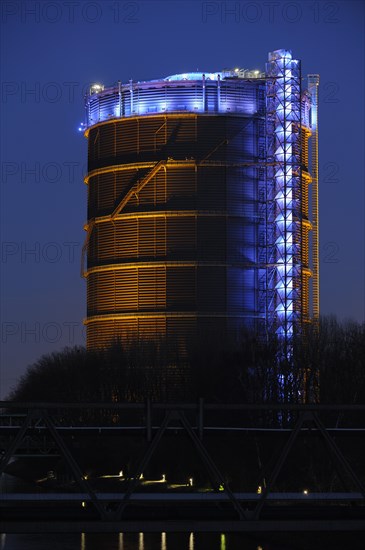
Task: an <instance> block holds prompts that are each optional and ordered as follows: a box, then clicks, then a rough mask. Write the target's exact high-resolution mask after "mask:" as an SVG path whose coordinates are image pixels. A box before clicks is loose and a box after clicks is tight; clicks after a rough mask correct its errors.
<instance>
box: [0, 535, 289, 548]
mask: <svg viewBox="0 0 365 550" xmlns="http://www.w3.org/2000/svg"><path fill="white" fill-rule="evenodd" d="M237 542H238V541H237V540H236V541H234V540H233V538H232V537H230V535H226V534H224V533H222V534H218V533H216V534H214V533H210V534H209V533H165V532H162V533H116V534H109V533H107V534H101V533H98V534H88V533H81V534H80V535H78V534H60V535H55V534H44V535H42V534H37V535H25V534H22V535H15V534H14V535H13V534H8V535H5V534H2V535H0V550H49V549H50V548H52V550H100V549H102V550H206V549H207V548H209V550H267V547H262V546H261V547H260V546H257V543H254V542H253V541H252V540H249V541H247V540H246V539H245V540H243V539H241V542H239V543H238V544H237ZM272 548H273V547H270V550H271V549H272ZM279 550H280V549H279Z"/></svg>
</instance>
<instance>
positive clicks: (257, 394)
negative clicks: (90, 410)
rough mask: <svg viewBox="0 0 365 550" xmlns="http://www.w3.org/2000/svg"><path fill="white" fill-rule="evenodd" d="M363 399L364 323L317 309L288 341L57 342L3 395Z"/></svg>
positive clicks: (34, 398)
mask: <svg viewBox="0 0 365 550" xmlns="http://www.w3.org/2000/svg"><path fill="white" fill-rule="evenodd" d="M199 397H202V398H204V399H205V400H207V401H210V402H212V403H275V402H283V403H296V402H299V403H300V402H320V403H354V404H355V403H365V325H364V324H359V323H357V322H353V321H347V322H339V321H337V320H336V318H335V317H323V318H321V320H320V323H319V326H318V327H315V326H309V327H308V328H307V332H306V335H305V337H301V338H300V339H299V338H297V339H296V340H294V342H293V354H292V355H290V356H289V354H288V352H287V351H285V350H283V346H282V343H281V342H280V341H279V340H278V339H277V338H276V337H275V336H272V337H268V338H266V339H265V341H263V340H259V339H258V338H257V337H255V335H253V334H252V333H250V332H245V333H243V334H242V336H241V338H240V341H239V342H238V343H236V344H235V345H228V344H227V343H226V342H224V341H217V339H215V340H212V339H207V340H206V341H200V342H199V345H197V344H195V345H193V344H191V346H190V347H189V348H188V349H186V348H184V349H183V350H181V349H179V346H178V345H170V343H169V342H167V341H166V340H163V339H161V340H158V341H147V340H141V339H140V340H139V341H137V340H129V341H125V342H121V341H115V342H113V343H112V344H111V345H110V347H109V348H107V349H103V350H98V351H87V350H86V349H85V348H83V347H73V348H65V349H64V350H62V351H60V352H54V353H52V354H50V355H44V356H42V357H41V358H40V359H39V360H38V361H37V362H35V363H34V364H33V365H31V366H29V367H28V369H27V371H26V373H25V374H24V375H23V376H22V377H21V378H20V379H19V381H18V383H17V385H16V387H15V388H14V389H13V390H12V391H11V393H10V395H9V396H8V399H9V400H12V401H18V402H40V401H42V402H53V401H54V402H76V403H79V402H109V403H110V402H141V401H145V400H146V398H150V399H151V400H153V401H154V402H171V401H180V402H183V401H184V402H191V401H194V402H195V401H196V400H197V399H198V398H199Z"/></svg>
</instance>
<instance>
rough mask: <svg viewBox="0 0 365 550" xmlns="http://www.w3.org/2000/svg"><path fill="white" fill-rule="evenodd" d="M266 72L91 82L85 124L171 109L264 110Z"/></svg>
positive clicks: (252, 112)
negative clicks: (111, 83)
mask: <svg viewBox="0 0 365 550" xmlns="http://www.w3.org/2000/svg"><path fill="white" fill-rule="evenodd" d="M264 78H265V74H264V73H262V72H260V71H259V70H254V71H248V70H246V69H240V68H237V69H227V70H222V71H220V72H215V73H212V72H205V73H203V72H190V73H181V74H175V75H171V76H167V77H166V78H163V79H160V80H150V81H146V82H133V81H130V82H129V83H128V84H122V83H118V85H117V86H113V87H110V88H104V86H103V85H102V84H93V85H92V86H91V88H90V92H89V94H88V95H87V97H86V102H85V107H86V117H85V118H86V120H85V124H84V125H83V126H84V127H90V126H93V125H94V124H98V123H99V122H103V121H107V120H111V119H115V118H124V117H130V116H141V115H152V114H156V113H160V114H165V113H173V112H191V113H208V114H209V113H217V114H219V113H222V114H230V113H232V114H234V113H239V114H242V115H247V116H252V115H255V114H258V115H260V114H262V115H263V114H264V108H265V105H264V95H263V94H261V95H260V94H259V93H258V90H259V89H260V88H261V89H264V88H265V80H264Z"/></svg>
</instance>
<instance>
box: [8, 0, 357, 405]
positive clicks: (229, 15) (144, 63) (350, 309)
mask: <svg viewBox="0 0 365 550" xmlns="http://www.w3.org/2000/svg"><path fill="white" fill-rule="evenodd" d="M1 17H2V38H1V40H2V45H1V62H2V74H1V77H2V95H1V109H2V130H1V160H2V164H1V169H2V174H1V242H2V257H1V261H2V264H1V271H2V280H1V301H2V302H1V331H2V355H1V374H0V382H1V388H0V390H1V391H0V394H1V397H4V396H6V394H7V393H8V391H9V389H10V388H11V387H12V386H14V384H15V383H16V380H17V378H18V376H19V375H21V374H22V373H23V372H24V371H25V369H26V367H27V365H29V364H31V363H32V362H33V361H35V360H36V359H37V358H38V357H39V356H40V355H42V354H43V353H48V352H51V351H56V350H60V349H62V348H63V347H64V346H66V345H74V344H84V343H85V337H84V329H83V324H82V320H83V318H84V316H85V312H86V283H85V281H84V280H83V279H81V277H80V255H81V248H82V243H83V240H84V231H83V228H82V226H83V223H84V222H85V220H86V186H85V185H84V184H83V174H84V172H85V164H86V140H85V138H84V137H83V136H82V134H81V133H79V132H78V126H79V123H80V122H81V121H83V119H84V107H83V93H84V91H85V89H87V87H88V85H89V84H90V83H91V82H95V81H98V82H102V83H104V84H105V85H111V84H113V83H115V82H116V81H117V80H118V79H120V80H121V81H122V82H126V81H128V80H129V79H131V78H132V79H133V80H149V79H153V78H160V77H165V76H168V75H170V74H176V73H182V72H188V71H194V70H196V69H199V70H201V71H218V70H221V69H223V68H232V67H242V68H251V69H255V68H258V69H261V70H264V69H265V62H266V60H267V54H268V52H269V51H272V50H275V49H279V48H285V49H290V50H292V52H293V56H294V57H295V58H298V59H301V60H302V71H303V75H306V74H308V73H319V74H320V78H321V81H320V104H319V139H320V179H319V182H320V243H321V244H320V253H321V259H320V270H321V271H320V284H321V304H320V306H321V313H322V314H330V313H333V314H335V315H337V317H338V318H339V319H348V318H352V319H354V320H357V321H364V309H365V308H364V229H365V228H364V170H363V169H364V4H363V3H362V2H360V1H359V2H357V1H335V2H326V1H299V2H285V1H284V2H280V1H279V0H275V1H270V0H268V1H267V2H261V1H260V2H245V1H241V2H238V1H234V2H233V1H232V2H220V1H217V2H214V1H212V2H201V1H197V0H196V1H194V2H187V1H139V0H137V1H123V0H120V1H114V0H113V1H109V0H104V1H100V0H99V1H95V2H94V1H83V0H79V1H70V2H66V1H58V0H53V1H52V2H51V1H47V0H43V1H30V0H29V1H7V0H3V2H2V3H1Z"/></svg>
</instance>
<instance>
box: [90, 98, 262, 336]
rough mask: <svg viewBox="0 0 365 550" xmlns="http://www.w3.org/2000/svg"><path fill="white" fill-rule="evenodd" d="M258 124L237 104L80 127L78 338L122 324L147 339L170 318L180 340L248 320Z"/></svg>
mask: <svg viewBox="0 0 365 550" xmlns="http://www.w3.org/2000/svg"><path fill="white" fill-rule="evenodd" d="M245 93H246V92H245ZM252 93H253V94H254V95H255V97H256V99H257V90H256V91H255V92H252ZM207 97H208V99H207V101H208V105H210V103H209V102H210V101H213V98H209V94H208V96H207ZM247 97H251V96H250V95H249V94H248V96H247ZM251 99H252V97H251ZM226 101H229V93H228V92H227V99H226ZM242 101H244V98H243V99H242ZM247 101H248V100H247ZM263 131H264V128H263V121H262V119H261V118H257V117H256V116H253V117H248V116H247V113H245V114H244V115H242V116H239V115H237V113H236V114H228V115H227V116H223V115H222V114H220V115H219V116H214V115H212V114H209V113H204V114H192V113H187V114H186V117H184V116H183V115H181V114H180V115H179V116H177V115H174V114H160V115H153V116H144V117H133V118H129V119H128V118H120V119H117V120H112V121H110V122H109V123H107V124H105V123H104V124H102V125H100V126H95V127H92V128H90V130H89V136H88V137H89V161H90V162H89V166H90V170H91V171H90V172H89V174H88V177H87V182H88V185H89V224H90V229H89V241H88V270H89V272H88V274H87V278H88V320H87V326H88V335H89V334H90V338H89V336H88V345H90V346H95V345H96V344H95V343H97V336H96V334H97V331H95V327H98V326H99V328H100V334H101V336H100V342H102V341H103V342H104V341H105V338H106V337H107V335H109V334H110V333H111V332H112V328H111V327H112V326H116V327H122V326H124V325H123V323H124V322H125V323H126V325H125V326H126V327H128V331H132V332H133V330H136V331H137V334H138V333H139V331H140V330H142V326H143V331H144V332H145V333H146V334H147V333H148V334H149V335H150V336H151V335H153V334H154V330H155V329H154V327H155V328H156V337H157V335H161V331H162V332H164V334H171V331H173V329H172V328H171V327H175V329H176V331H177V333H176V335H175V336H176V338H177V340H179V341H181V340H182V339H183V338H185V337H186V338H188V335H189V338H190V337H192V334H193V333H194V334H195V336H196V334H197V332H194V331H198V332H199V331H201V330H203V329H202V327H203V326H206V327H208V326H209V327H210V328H209V330H213V329H212V327H213V326H218V324H219V326H220V327H221V330H223V328H224V330H229V331H231V333H232V334H233V332H235V333H237V331H238V330H239V327H241V326H242V324H247V323H248V324H249V323H255V321H256V319H257V317H259V316H260V310H259V304H258V285H259V283H258V271H259V263H260V261H261V258H260V257H259V253H258V243H259V228H260V223H262V213H261V212H260V205H259V203H260V197H259V185H258V184H259V181H262V179H263V175H262V169H261V168H260V162H262V159H263V157H264V155H263V151H262V143H263V142H262V139H263V137H262V134H263ZM260 170H261V171H260ZM260 178H261V180H260ZM120 204H122V207H121V208H119V206H118V205H120ZM90 220H91V221H90ZM260 220H261V222H260ZM95 269H97V270H98V271H99V272H97V273H96V272H94V271H95ZM103 315H107V316H108V318H101V317H100V316H103ZM121 315H122V317H123V318H120V316H121ZM171 315H172V318H171V317H170V316H171ZM180 316H181V319H180V321H179V322H177V319H179V318H180ZM134 318H136V319H137V322H136V323H134V322H132V321H131V319H134ZM188 318H189V319H188ZM161 319H162V320H163V322H162V321H161ZM192 319H193V320H194V322H193V321H192ZM197 320H199V322H198V323H197ZM160 321H161V322H160ZM113 323H114V324H115V325H113ZM178 327H180V328H178ZM199 327H200V328H199ZM175 329H174V330H175ZM118 330H119V328H118ZM207 330H208V329H207ZM179 331H181V333H179ZM232 331H233V332H232ZM102 334H103V335H104V336H102ZM184 335H185V336H184Z"/></svg>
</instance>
